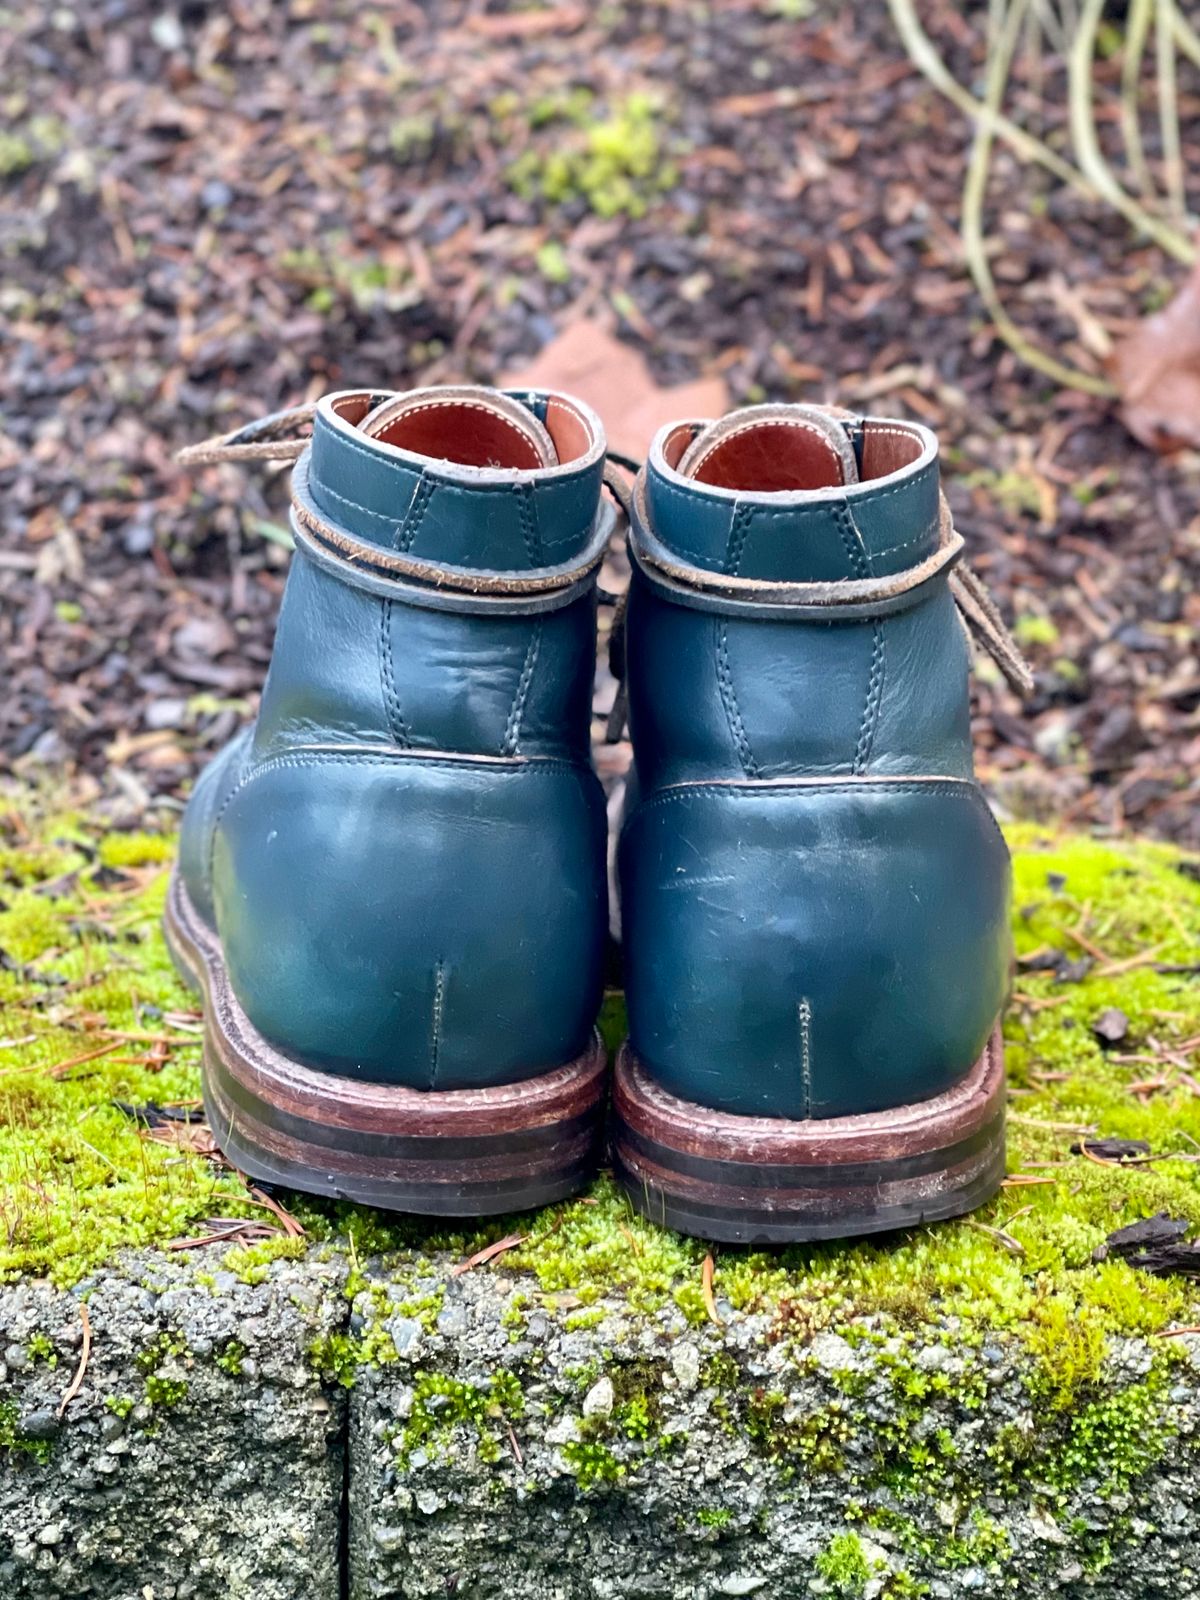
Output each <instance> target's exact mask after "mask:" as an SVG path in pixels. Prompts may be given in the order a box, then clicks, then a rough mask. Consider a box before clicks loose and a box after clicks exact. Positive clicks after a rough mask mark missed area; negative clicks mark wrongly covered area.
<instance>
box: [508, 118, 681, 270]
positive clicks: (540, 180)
mask: <svg viewBox="0 0 1200 1600" xmlns="http://www.w3.org/2000/svg"><path fill="white" fill-rule="evenodd" d="M530 120H531V122H532V125H533V126H534V127H535V128H544V129H545V131H546V137H545V139H544V141H542V140H539V141H538V142H536V143H535V144H534V145H533V146H531V147H530V148H529V149H527V150H526V151H524V153H523V154H522V155H521V156H519V157H518V158H517V160H516V161H515V162H513V163H512V165H511V166H510V167H509V169H508V181H509V183H510V185H511V186H512V188H513V189H514V190H515V191H516V192H517V193H518V194H519V195H521V196H522V197H523V198H525V199H540V200H542V201H544V202H546V203H547V204H549V205H566V204H570V203H571V202H574V201H582V202H583V203H584V204H586V205H587V206H588V208H589V209H590V210H592V211H595V212H596V213H597V214H598V215H599V216H602V217H613V216H618V215H625V216H630V217H641V216H644V215H645V213H646V211H647V210H648V209H649V206H650V204H651V203H652V201H653V200H654V199H655V198H656V197H657V196H658V195H660V194H661V193H663V192H664V191H665V190H667V189H670V188H672V187H673V186H674V184H675V182H676V180H677V178H678V171H677V169H676V167H675V165H674V162H673V161H672V160H671V158H670V156H669V154H668V152H667V149H666V141H665V139H664V134H663V128H662V107H661V105H660V103H659V102H658V101H657V100H655V99H654V98H653V97H651V96H649V95H645V94H639V93H634V94H631V95H628V96H627V97H626V98H625V99H624V100H623V101H621V102H620V103H619V104H618V105H617V106H616V107H615V108H614V109H613V111H612V114H611V115H610V116H608V117H604V118H600V119H593V118H592V113H591V101H590V98H587V99H580V98H578V97H575V98H572V99H566V100H561V101H556V102H554V103H553V104H551V103H545V104H540V105H535V107H534V109H533V113H532V116H531V118H530ZM543 248H544V249H545V248H550V249H553V246H549V247H543ZM552 265H553V266H554V268H555V269H556V270H560V271H561V270H563V269H565V267H566V263H565V260H563V261H561V262H560V260H559V259H558V258H557V257H555V259H554V261H553V263H552ZM539 266H540V267H541V270H542V271H543V272H545V271H546V268H545V266H544V265H542V263H541V261H540V260H539ZM547 275H548V276H553V273H549V274H547ZM567 276H569V273H568V274H567ZM555 281H565V280H564V279H561V278H555Z"/></svg>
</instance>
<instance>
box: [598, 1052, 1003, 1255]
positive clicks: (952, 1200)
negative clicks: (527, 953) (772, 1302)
mask: <svg viewBox="0 0 1200 1600" xmlns="http://www.w3.org/2000/svg"><path fill="white" fill-rule="evenodd" d="M1004 1112H1005V1082H1004V1047H1003V1040H1002V1037H1001V1032H1000V1024H999V1022H997V1023H996V1026H995V1028H994V1029H993V1032H992V1034H991V1037H990V1038H989V1040H988V1042H987V1045H986V1046H985V1047H984V1050H983V1053H982V1055H981V1056H980V1058H979V1060H978V1061H977V1062H976V1063H975V1064H974V1066H973V1067H972V1068H971V1070H970V1072H968V1073H967V1075H966V1076H965V1077H964V1078H963V1079H961V1080H960V1082H959V1083H957V1084H955V1085H954V1086H953V1088H951V1089H949V1090H948V1091H946V1093H944V1094H941V1095H938V1096H936V1097H935V1098H934V1099H931V1100H926V1101H918V1102H915V1103H913V1104H910V1105H905V1106H898V1107H894V1108H891V1109H889V1110H887V1111H879V1112H869V1113H865V1114H862V1115H856V1116H850V1117H829V1118H814V1119H811V1120H809V1121H805V1122H800V1121H791V1120H789V1119H786V1118H775V1117H745V1116H733V1115H729V1114H727V1113H723V1112H718V1111H713V1110H711V1109H709V1108H708V1107H705V1106H702V1105H698V1104H694V1103H692V1102H690V1101H686V1100H682V1099H680V1098H678V1097H677V1096H675V1095H671V1094H668V1093H667V1092H666V1091H665V1090H663V1089H661V1088H659V1087H658V1085H657V1084H655V1083H654V1081H653V1079H652V1078H651V1077H650V1075H649V1074H648V1073H647V1072H646V1070H645V1068H644V1067H643V1066H642V1065H641V1063H640V1062H639V1061H638V1059H637V1057H636V1055H635V1054H634V1052H633V1051H632V1049H631V1048H630V1046H629V1044H628V1043H626V1044H625V1045H624V1046H623V1047H622V1049H621V1052H620V1054H619V1056H618V1058H617V1066H616V1072H615V1076H614V1083H613V1134H612V1144H613V1164H614V1167H615V1170H616V1173H617V1177H618V1179H619V1181H620V1182H621V1184H622V1186H623V1187H624V1189H625V1191H626V1193H627V1194H628V1196H629V1198H630V1201H631V1202H632V1204H633V1205H634V1206H635V1207H636V1209H637V1210H638V1211H640V1212H641V1213H642V1215H643V1216H645V1217H647V1218H649V1219H650V1220H651V1221H653V1222H657V1223H659V1224H660V1225H661V1226H664V1227H668V1228H674V1229H675V1230H676V1231H677V1232H680V1233H687V1234H692V1235H694V1236H696V1237H698V1238H702V1239H709V1240H712V1241H713V1242H716V1243H723V1244H791V1243H804V1242H810V1241H818V1240H822V1239H844V1238H856V1237H859V1236H862V1235H865V1234H871V1233H883V1232H890V1231H892V1230H895V1229H900V1228H908V1227H914V1226H917V1225H919V1224H922V1223H926V1222H937V1221H943V1220H945V1219H947V1218H950V1217H955V1216H961V1215H963V1214H964V1213H966V1212H968V1211H973V1210H975V1209H976V1208H977V1207H978V1206H981V1205H983V1204H984V1203H985V1201H987V1200H989V1199H991V1197H992V1196H993V1195H994V1194H995V1193H996V1192H997V1190H998V1189H999V1187H1000V1184H1001V1183H1002V1181H1003V1178H1004V1170H1005V1129H1004Z"/></svg>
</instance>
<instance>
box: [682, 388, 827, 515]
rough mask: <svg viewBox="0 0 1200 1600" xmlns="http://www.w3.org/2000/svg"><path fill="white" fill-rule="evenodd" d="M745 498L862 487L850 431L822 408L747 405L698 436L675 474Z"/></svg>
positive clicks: (712, 424) (685, 452)
mask: <svg viewBox="0 0 1200 1600" xmlns="http://www.w3.org/2000/svg"><path fill="white" fill-rule="evenodd" d="M675 470H676V471H677V472H679V473H680V474H681V475H682V476H683V477H685V478H692V479H694V481H695V482H696V483H707V484H710V485H712V487H713V488H718V489H735V490H741V491H743V492H744V493H746V494H773V493H781V492H792V493H794V492H795V491H797V490H805V489H835V488H838V487H839V486H841V485H843V484H847V483H857V482H858V463H857V460H856V458H855V454H854V447H853V445H852V444H851V443H850V440H849V437H848V436H847V434H846V430H845V429H844V428H843V427H842V426H841V424H840V423H839V422H838V421H837V419H836V417H835V416H834V415H833V414H831V413H830V412H828V411H826V410H825V409H824V408H823V407H820V406H803V405H795V406H786V405H766V406H748V407H747V408H746V409H745V410H744V411H734V412H731V413H730V414H729V415H728V416H726V417H722V418H721V420H720V421H719V422H712V423H710V424H709V425H708V426H707V427H706V428H702V429H701V431H700V432H699V433H698V434H697V435H696V436H695V438H694V439H693V440H692V442H691V444H690V445H689V446H688V447H687V449H686V450H685V451H684V453H683V455H682V456H681V457H680V460H679V463H678V465H677V467H676V469H675Z"/></svg>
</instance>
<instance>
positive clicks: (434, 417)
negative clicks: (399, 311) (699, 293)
mask: <svg viewBox="0 0 1200 1600" xmlns="http://www.w3.org/2000/svg"><path fill="white" fill-rule="evenodd" d="M309 420H311V422H312V435H311V441H307V442H306V441H303V440H299V439H297V438H296V432H297V425H298V424H299V423H307V422H308V421H309ZM268 457H275V458H278V457H284V458H294V457H298V459H297V460H296V465H295V469H294V473H293V479H292V485H293V511H292V526H293V531H294V534H295V540H296V553H295V557H294V559H293V562H292V566H291V570H290V572H289V575H288V581H287V589H286V592H285V595H284V601H283V609H282V613H281V615H280V619H279V628H278V634H277V637H276V641H275V650H274V655H273V657H272V661H271V667H270V672H269V675H268V678H267V682H266V687H265V690H264V693H263V699H262V707H261V711H260V714H259V717H258V720H257V722H256V724H255V725H254V726H253V727H252V728H250V729H248V730H247V731H246V732H245V733H244V734H243V735H242V736H240V737H239V738H237V739H236V740H235V741H234V742H233V743H232V744H231V745H230V746H229V747H228V748H227V749H225V750H224V751H223V752H222V754H221V755H219V756H218V757H217V758H216V759H215V760H214V761H213V763H212V764H211V766H210V767H209V768H208V769H207V770H206V772H205V773H204V774H203V776H202V778H201V779H200V782H199V783H198V784H197V787H196V790H195V793H194V795H193V796H192V799H191V802H190V804H189V805H188V808H187V813H186V816H185V818H184V823H183V836H182V843H181V850H180V859H179V864H178V869H177V871H176V873H175V875H174V878H173V881H172V886H171V891H170V902H169V908H168V911H167V919H166V926H167V933H168V937H169V940H170V943H171V947H172V950H173V952H174V954H175V957H176V959H177V961H178V963H179V964H180V966H181V968H182V969H183V971H184V972H185V974H187V975H188V976H189V977H190V978H191V979H192V980H193V981H194V982H195V983H196V984H197V985H198V986H199V987H200V988H201V990H202V992H203V996H204V1004H205V1018H206V1040H205V1050H204V1095H205V1103H206V1105H207V1108H208V1114H209V1118H210V1121H211V1125H212V1128H213V1132H214V1134H215V1136H216V1138H217V1140H218V1142H219V1143H220V1145H221V1146H222V1148H223V1149H224V1150H225V1152H226V1153H227V1155H228V1156H229V1158H230V1159H231V1160H232V1161H234V1162H235V1163H236V1164H237V1165H238V1166H239V1167H241V1168H243V1169H244V1170H245V1171H247V1172H249V1173H251V1174H253V1175H254V1176H256V1177H260V1178H267V1179H274V1180H278V1181H279V1182H281V1183H286V1184H290V1185H293V1186H295V1187H298V1188H301V1189H308V1190H312V1191H315V1192H317V1193H321V1194H329V1195H338V1196H347V1197H349V1198H351V1199H355V1200H362V1201H367V1202H371V1203H374V1204H378V1205H384V1206H389V1207H394V1208H397V1209H402V1210H411V1211H419V1212H428V1213H437V1214H470V1215H478V1214H481V1213H486V1212H494V1211H507V1210H513V1209H519V1208H521V1207H525V1206H532V1205H538V1204H543V1203H545V1202H547V1201H551V1200H554V1199H557V1198H559V1197H561V1196H563V1195H565V1194H568V1193H570V1192H572V1191H573V1190H575V1189H576V1188H578V1187H579V1186H580V1184H582V1183H583V1182H584V1181H585V1180H586V1178H587V1177H588V1175H589V1173H590V1172H591V1170H592V1168H593V1166H594V1163H595V1160H596V1157H597V1154H598V1143H599V1139H600V1133H601V1120H602V1113H603V1106H604V1099H605V1091H606V1081H605V1079H606V1073H605V1057H604V1051H603V1047H602V1045H601V1042H600V1039H599V1036H598V1034H597V1033H596V1030H595V1026H594V1024H595V1020H596V1016H597V1012H598V1010H599V1004H600V998H601V982H602V967H603V959H604V950H605V937H606V927H607V908H606V898H607V897H606V887H605V812H604V801H603V796H602V793H601V789H600V785H599V782H598V781H597V778H596V776H595V773H594V772H593V770H592V767H591V759H590V748H589V731H590V719H591V695H592V680H593V672H594V665H595V579H596V572H597V569H598V566H599V563H600V559H601V556H602V554H603V551H604V548H605V544H606V541H607V538H608V535H609V532H610V530H611V527H612V514H611V512H610V511H609V510H608V509H607V508H606V506H604V505H602V502H601V480H602V474H603V471H604V438H603V434H602V431H601V428H600V424H599V422H598V420H597V418H596V417H595V415H594V414H593V413H592V412H591V411H589V410H588V409H587V407H585V406H582V405H579V404H577V403H576V402H574V401H571V400H568V399H566V398H564V397H562V396H560V395H551V394H540V393H527V394H521V395H519V396H514V395H505V394H501V393H497V392H495V391H491V390H478V389H458V390H453V389H443V390H431V391H414V392H411V393H408V394H397V395H391V394H366V393H362V394H360V393H349V394H336V395H332V396H329V397H328V398H326V399H324V400H322V401H321V402H320V403H319V404H318V405H317V406H316V407H315V408H305V409H304V410H302V411H299V412H295V413H283V414H280V415H279V416H278V417H275V418H270V419H268V420H267V421H266V422H264V423H260V424H256V425H254V426H252V427H249V428H246V429H243V430H242V431H241V432H239V433H236V434H233V435H230V436H229V437H228V438H226V439H224V440H220V441H217V442H216V443H215V444H213V445H208V446H199V447H197V448H196V449H194V450H192V451H188V452H185V453H184V459H188V460H190V461H192V462H196V463H203V462H211V461H220V460H239V459H243V460H244V459H255V458H259V459H261V458H268Z"/></svg>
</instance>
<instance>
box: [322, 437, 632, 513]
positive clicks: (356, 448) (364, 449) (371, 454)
mask: <svg viewBox="0 0 1200 1600" xmlns="http://www.w3.org/2000/svg"><path fill="white" fill-rule="evenodd" d="M328 431H329V435H330V438H331V442H332V443H335V444H336V446H337V447H340V448H342V449H345V450H349V451H350V452H351V453H352V454H354V455H357V456H362V458H363V460H364V461H369V462H370V463H371V465H372V466H373V467H375V468H377V469H378V468H379V467H383V468H384V469H385V470H386V471H387V472H389V473H396V474H399V473H407V474H408V475H409V476H410V477H411V476H412V474H413V473H415V472H417V471H418V470H419V464H418V463H417V462H416V461H394V460H392V459H391V458H390V457H389V456H384V455H381V454H380V453H379V451H378V450H372V449H371V447H370V446H369V445H365V444H360V443H359V442H358V440H357V439H355V438H354V437H353V436H352V435H350V434H348V433H343V432H341V430H340V429H329V430H328ZM364 437H366V435H364ZM594 445H595V440H593V441H592V447H594ZM599 468H600V463H599V462H597V461H591V462H585V463H584V465H583V466H581V467H580V468H578V469H577V470H576V471H574V472H564V473H563V474H562V476H561V477H559V476H558V475H557V473H556V475H555V477H554V480H553V481H554V483H555V484H556V485H557V484H574V483H575V482H576V481H577V480H582V479H584V478H586V477H587V475H588V474H589V473H590V472H598V471H599ZM540 470H542V471H545V472H549V471H552V470H553V469H552V468H550V467H545V468H541V469H540ZM313 481H314V482H316V483H319V484H320V486H321V488H322V490H324V488H325V481H324V479H323V478H320V477H318V476H317V474H316V473H315V472H314V473H313ZM438 482H439V483H440V484H441V485H442V487H443V488H445V489H459V490H462V491H464V492H465V493H468V494H494V493H508V492H509V491H510V490H511V489H513V488H514V487H519V485H514V484H512V483H510V482H508V481H507V480H506V481H504V482H502V483H488V482H487V481H486V480H485V481H484V482H482V483H473V482H471V483H468V482H465V481H461V480H459V479H457V478H440V479H439V480H438ZM349 503H350V504H351V505H352V504H353V503H354V502H353V501H351V502H349Z"/></svg>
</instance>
